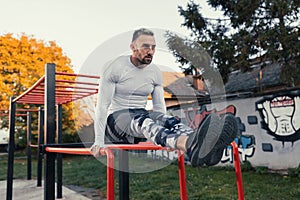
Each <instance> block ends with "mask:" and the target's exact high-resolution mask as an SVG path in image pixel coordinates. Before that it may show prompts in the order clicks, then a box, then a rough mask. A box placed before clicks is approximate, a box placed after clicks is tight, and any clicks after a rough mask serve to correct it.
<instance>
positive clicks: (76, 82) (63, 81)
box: [55, 79, 98, 86]
mask: <svg viewBox="0 0 300 200" xmlns="http://www.w3.org/2000/svg"><path fill="white" fill-rule="evenodd" d="M55 82H56V83H72V84H83V85H97V86H98V83H91V82H81V81H71V80H59V79H57V80H56V81H55Z"/></svg>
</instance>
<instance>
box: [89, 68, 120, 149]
mask: <svg viewBox="0 0 300 200" xmlns="http://www.w3.org/2000/svg"><path fill="white" fill-rule="evenodd" d="M111 69H112V67H108V68H107V69H106V70H105V72H104V73H103V75H102V77H100V82H99V90H98V98H97V104H96V110H95V120H94V131H95V143H94V145H97V146H104V135H105V127H106V123H107V112H108V108H109V106H110V104H111V101H112V98H113V96H114V93H115V81H114V80H113V78H112V77H113V76H112V70H111Z"/></svg>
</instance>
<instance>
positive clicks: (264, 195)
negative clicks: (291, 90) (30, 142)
mask: <svg viewBox="0 0 300 200" xmlns="http://www.w3.org/2000/svg"><path fill="white" fill-rule="evenodd" d="M15 157H16V159H15V165H14V177H15V178H18V179H25V178H26V177H27V175H26V171H27V163H26V158H25V157H24V156H23V154H22V153H17V154H16V156H15ZM63 160H64V162H63V185H65V186H67V185H76V186H81V187H84V188H95V189H99V190H100V191H101V193H102V194H103V195H105V191H106V166H105V165H104V164H102V163H101V162H99V161H98V160H97V159H95V158H93V157H91V156H64V158H63ZM242 171H243V186H244V193H245V199H268V200H277V199H278V200H279V199H289V200H293V199H295V200H296V199H300V173H299V172H300V169H299V168H297V169H291V170H290V171H289V173H288V174H286V175H281V174H275V173H269V172H268V170H266V169H265V168H257V169H253V168H251V166H250V165H249V164H248V163H246V164H243V165H242ZM6 173H7V156H0V180H5V179H6ZM32 175H33V178H34V177H35V176H36V161H35V160H34V163H33V165H32ZM115 175H116V177H115V178H116V180H115V183H116V186H115V187H116V189H115V191H116V199H118V194H117V192H118V189H117V188H118V180H117V178H118V177H117V175H118V174H117V173H115ZM186 182H187V192H188V199H189V200H197V199H205V200H212V199H214V200H227V199H228V200H229V199H237V188H236V184H235V172H234V169H233V168H232V167H210V168H193V167H190V166H186ZM179 195H180V194H179V182H178V173H177V165H176V163H172V164H170V165H168V166H167V167H164V168H162V169H160V170H156V171H154V172H151V173H150V172H149V173H133V174H130V199H131V200H140V199H142V200H150V199H151V200H161V199H169V200H178V199H179Z"/></svg>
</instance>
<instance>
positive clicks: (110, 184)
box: [45, 142, 187, 200]
mask: <svg viewBox="0 0 300 200" xmlns="http://www.w3.org/2000/svg"><path fill="white" fill-rule="evenodd" d="M112 149H126V150H170V149H169V148H165V147H161V146H157V145H154V144H153V143H151V142H140V143H139V144H118V145H108V146H106V147H105V148H100V154H101V155H106V156H107V168H106V170H107V200H114V193H115V192H114V154H113V151H112ZM45 150H46V151H47V152H52V153H65V154H80V155H91V151H90V149H89V148H58V147H46V148H45ZM178 173H179V179H180V199H181V200H187V190H186V176H185V167H184V154H183V152H181V151H178Z"/></svg>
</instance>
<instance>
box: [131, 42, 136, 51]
mask: <svg viewBox="0 0 300 200" xmlns="http://www.w3.org/2000/svg"><path fill="white" fill-rule="evenodd" d="M130 49H131V50H132V51H136V50H137V49H136V48H135V46H134V44H133V43H131V44H130Z"/></svg>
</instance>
